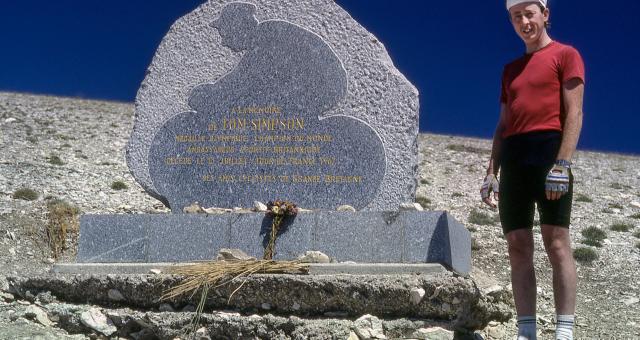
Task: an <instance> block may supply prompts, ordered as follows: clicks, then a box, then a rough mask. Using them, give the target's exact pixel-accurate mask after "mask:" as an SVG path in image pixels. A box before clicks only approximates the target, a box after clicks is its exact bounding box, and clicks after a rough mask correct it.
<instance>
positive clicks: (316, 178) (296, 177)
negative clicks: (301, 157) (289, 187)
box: [292, 175, 321, 183]
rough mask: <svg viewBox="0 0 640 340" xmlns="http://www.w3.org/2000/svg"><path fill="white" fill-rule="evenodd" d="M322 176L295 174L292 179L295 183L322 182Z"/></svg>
mask: <svg viewBox="0 0 640 340" xmlns="http://www.w3.org/2000/svg"><path fill="white" fill-rule="evenodd" d="M320 180H321V177H320V176H319V175H310V176H301V175H293V176H292V181H293V182H294V183H320Z"/></svg>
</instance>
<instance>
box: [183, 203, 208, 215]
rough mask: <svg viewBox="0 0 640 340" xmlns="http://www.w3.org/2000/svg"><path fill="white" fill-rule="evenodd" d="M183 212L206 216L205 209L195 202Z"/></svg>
mask: <svg viewBox="0 0 640 340" xmlns="http://www.w3.org/2000/svg"><path fill="white" fill-rule="evenodd" d="M182 211H183V212H184V213H186V214H204V213H205V211H204V209H203V208H202V207H201V206H200V204H198V202H195V203H193V204H191V205H188V206H186V207H184V208H183V209H182Z"/></svg>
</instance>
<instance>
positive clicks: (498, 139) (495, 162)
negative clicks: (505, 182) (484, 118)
mask: <svg viewBox="0 0 640 340" xmlns="http://www.w3.org/2000/svg"><path fill="white" fill-rule="evenodd" d="M506 110H507V105H506V104H504V103H501V104H500V118H499V119H498V124H497V125H496V130H495V132H494V133H493V144H492V146H491V158H490V159H489V166H488V167H487V175H488V174H494V175H496V176H497V175H498V172H499V171H500V153H501V150H502V132H503V131H504V116H505V115H506Z"/></svg>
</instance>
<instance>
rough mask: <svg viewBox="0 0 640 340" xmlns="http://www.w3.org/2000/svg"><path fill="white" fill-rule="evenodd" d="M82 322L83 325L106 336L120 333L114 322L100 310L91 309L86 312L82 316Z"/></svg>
mask: <svg viewBox="0 0 640 340" xmlns="http://www.w3.org/2000/svg"><path fill="white" fill-rule="evenodd" d="M80 322H82V324H83V325H85V326H87V327H89V328H91V329H93V330H95V331H97V332H100V333H102V334H104V335H105V336H110V335H111V334H113V333H115V332H117V331H118V329H117V328H116V326H114V325H113V322H112V321H111V320H110V319H108V318H107V317H106V316H105V315H104V314H102V312H101V311H100V309H99V308H91V309H89V310H88V311H86V312H83V313H81V314H80Z"/></svg>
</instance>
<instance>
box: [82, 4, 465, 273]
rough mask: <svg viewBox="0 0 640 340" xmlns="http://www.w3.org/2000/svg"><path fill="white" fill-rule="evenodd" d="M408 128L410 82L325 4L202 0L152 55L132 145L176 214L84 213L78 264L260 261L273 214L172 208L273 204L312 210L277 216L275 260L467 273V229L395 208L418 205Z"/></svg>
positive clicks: (143, 177)
mask: <svg viewBox="0 0 640 340" xmlns="http://www.w3.org/2000/svg"><path fill="white" fill-rule="evenodd" d="M417 132H418V93H417V91H416V89H415V88H414V87H413V86H412V85H411V84H410V83H409V82H408V81H407V80H406V79H405V78H404V76H402V74H400V73H399V72H398V71H397V70H396V69H395V67H394V66H393V63H392V62H391V60H390V59H389V56H388V54H387V52H386V51H385V49H384V46H383V45H382V44H381V43H380V42H379V41H378V40H377V39H376V38H375V37H374V36H372V35H371V34H370V33H368V32H367V31H366V30H365V29H364V28H362V27H361V26H360V25H359V24H358V23H357V22H355V21H354V20H353V19H352V18H351V17H350V16H349V14H348V13H346V12H345V11H344V10H343V9H342V8H340V7H339V6H338V5H336V4H335V2H334V1H332V0H310V1H289V0H255V1H251V2H237V1H226V0H222V1H210V2H207V3H205V4H203V5H201V6H200V7H198V8H197V9H196V10H194V11H193V12H191V13H189V14H187V15H186V16H184V17H183V18H181V19H179V20H178V21H177V22H176V23H175V24H174V25H173V26H172V27H171V30H170V31H169V33H168V34H167V35H166V37H165V38H164V40H163V41H162V43H161V45H160V47H159V48H158V50H157V52H156V55H155V57H154V59H153V61H152V64H151V66H150V67H149V70H148V72H147V75H146V77H145V80H144V81H143V83H142V85H141V87H140V90H139V92H138V96H137V98H136V118H135V125H134V129H133V132H132V135H131V138H130V140H129V144H128V146H127V161H128V164H129V168H130V169H131V172H132V173H133V175H134V177H135V178H136V180H137V181H138V182H139V183H140V184H141V185H142V186H143V187H144V188H145V190H147V192H149V193H150V194H151V195H152V196H154V197H156V198H158V199H160V200H161V201H163V203H165V204H166V205H167V206H170V207H171V209H172V211H173V212H174V213H171V214H139V215H124V216H123V215H85V216H83V217H82V218H81V221H80V240H79V245H78V256H77V261H78V262H84V263H90V262H188V261H196V260H210V259H214V258H215V256H216V254H217V253H218V251H219V250H220V249H225V248H228V249H229V248H230V249H240V250H242V251H244V252H246V253H247V254H248V255H250V256H253V257H257V258H260V257H262V254H263V252H264V247H265V246H266V245H267V244H268V242H269V239H268V237H269V235H270V233H269V231H270V228H271V222H272V221H271V217H268V216H265V214H264V213H237V212H227V213H224V214H216V215H207V214H189V213H183V212H184V210H183V208H185V207H195V206H196V205H192V203H194V202H198V203H199V205H198V209H197V210H198V211H203V209H202V208H199V207H200V206H204V207H212V206H216V207H220V208H232V207H235V206H242V207H251V206H256V205H257V204H256V203H255V201H262V202H266V201H270V200H275V199H284V200H290V201H293V202H294V203H296V204H297V205H298V206H301V207H303V208H307V209H314V210H313V211H305V212H300V213H298V214H297V215H296V216H295V217H294V218H289V219H287V220H285V223H284V225H283V226H282V227H281V228H280V231H279V234H278V237H277V241H276V248H275V255H274V258H275V259H295V258H297V257H298V256H299V255H301V254H304V253H305V252H306V251H309V250H314V251H320V252H322V253H324V254H326V255H328V256H330V257H331V258H332V259H335V260H337V261H357V262H369V263H415V262H431V263H441V264H443V265H445V266H446V267H448V268H450V269H452V270H454V271H457V272H459V273H462V274H467V273H469V271H470V268H471V237H470V233H469V232H468V231H467V230H466V229H465V228H464V227H463V226H462V225H460V224H459V223H458V222H456V221H455V220H454V219H453V218H452V217H451V216H450V215H449V214H448V213H446V212H442V211H434V212H429V211H414V210H415V207H413V208H412V209H408V208H407V205H406V204H405V205H402V204H403V203H407V202H413V201H414V195H415V187H416V172H417V157H418V150H417ZM401 205H402V206H403V207H404V208H403V209H400V207H401ZM338 207H341V209H342V210H343V211H335V209H336V208H338ZM346 208H348V209H346ZM354 210H359V211H354ZM230 211H231V210H230Z"/></svg>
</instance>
